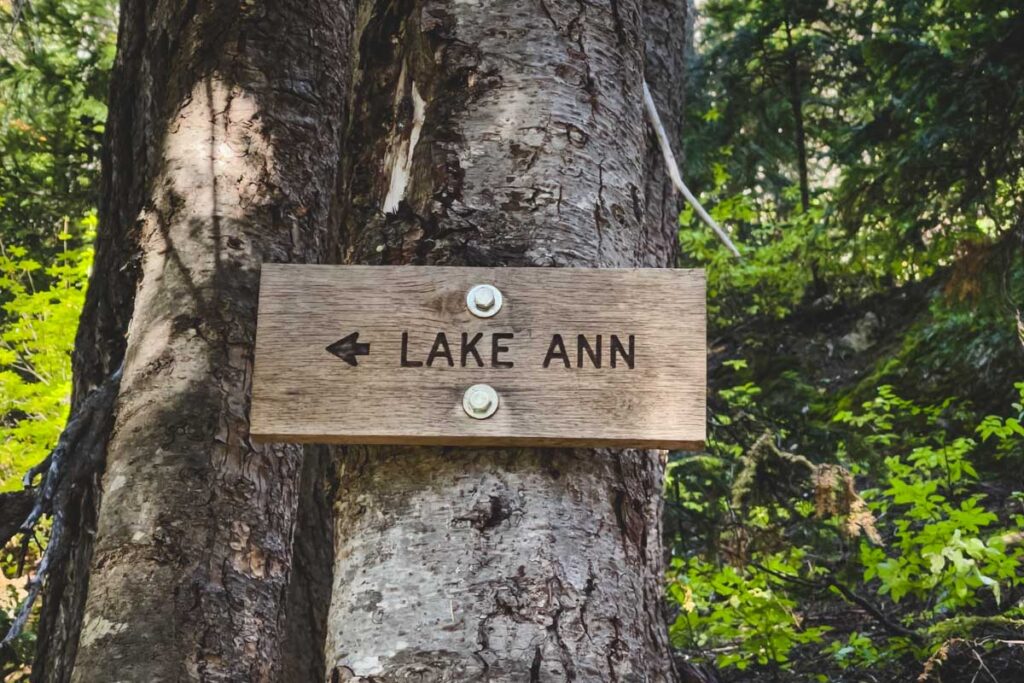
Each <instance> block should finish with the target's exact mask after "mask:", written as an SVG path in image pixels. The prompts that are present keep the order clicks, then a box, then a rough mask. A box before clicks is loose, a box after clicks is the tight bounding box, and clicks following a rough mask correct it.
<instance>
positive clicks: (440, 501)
mask: <svg viewBox="0 0 1024 683" xmlns="http://www.w3.org/2000/svg"><path fill="white" fill-rule="evenodd" d="M684 19H685V6H684V3H682V2H648V3H647V4H646V5H642V4H640V3H638V2H629V1H626V0H613V1H611V2H598V3H583V2H569V1H556V0H540V1H539V2H537V1H536V0H529V1H527V0H503V1H500V2H499V1H497V0H491V1H487V0H484V1H482V2H440V1H430V0H404V1H402V2H395V3H391V2H387V3H385V2H368V3H366V4H365V5H363V6H362V8H361V10H360V13H359V16H358V19H357V22H356V32H355V34H354V40H353V43H354V45H355V46H356V59H357V70H356V77H355V80H354V82H353V96H352V101H353V113H352V123H351V129H350V133H349V135H350V137H349V141H350V143H351V144H350V147H349V148H348V154H347V156H346V166H345V169H344V172H343V183H342V211H343V222H342V230H343V236H344V239H345V241H344V243H343V246H344V253H343V257H344V260H345V261H346V262H351V263H389V264H454V265H487V266H500V265H529V266H590V267H609V266H620V267H625V266H668V265H671V264H672V263H673V262H674V258H675V226H676V216H677V215H678V202H677V200H676V199H675V197H674V196H673V195H672V190H671V188H670V186H669V185H668V183H667V181H666V178H665V175H664V172H663V169H662V166H661V161H660V158H659V156H658V151H657V147H656V144H655V142H654V139H653V137H652V136H651V135H650V134H649V131H648V130H647V128H646V127H645V125H644V118H643V112H642V102H641V94H640V92H641V91H640V89H641V83H642V79H643V76H644V70H645V66H646V71H647V79H648V80H649V81H650V82H651V84H652V87H653V88H654V89H655V92H656V93H658V94H659V105H661V106H662V107H663V110H664V111H665V112H666V114H667V115H666V118H667V119H668V120H669V121H668V123H669V129H670V132H673V133H675V132H677V129H676V127H675V121H673V118H674V116H676V115H678V114H679V113H681V111H682V108H681V101H680V98H681V94H680V93H681V88H680V87H679V85H678V84H679V83H680V79H681V75H682V74H681V69H682V59H683V54H682V52H683V51H682V45H683V41H684V37H685V31H684ZM663 22H664V23H663ZM674 22H678V23H677V24H676V25H675V26H673V23H674ZM642 24H644V25H642ZM645 52H646V62H645ZM417 98H421V99H422V104H418V103H417ZM417 111H419V112H420V114H421V117H419V118H421V119H422V121H418V116H417ZM414 135H415V137H414ZM402 151H408V152H407V153H409V154H411V158H408V161H409V170H408V173H407V174H405V171H402V173H403V174H404V175H402V177H401V183H399V184H398V185H397V186H398V187H400V188H401V192H400V197H398V196H396V191H395V188H396V183H394V182H393V178H394V177H395V173H396V169H398V168H399V163H400V162H401V160H402V158H403V157H402V155H401V152H402ZM396 160H397V161H396ZM396 200H397V201H396ZM663 464H664V463H663V460H662V458H661V454H659V453H658V452H650V451H609V450H539V449H537V450H470V449H419V448H417V449H413V448H349V449H347V450H346V451H344V452H343V453H342V454H341V455H340V456H339V458H338V459H337V464H336V467H337V478H338V487H337V496H336V499H335V516H336V521H335V531H334V534H335V553H336V554H335V572H334V590H333V595H332V601H331V609H330V614H329V618H328V624H327V645H326V656H327V665H328V667H329V680H331V681H354V680H367V681H369V680H373V681H398V680H406V679H407V678H410V677H416V678H417V679H418V680H425V681H468V680H488V681H527V680H529V681H556V680H566V681H568V680H581V681H641V680H645V681H670V680H673V679H674V672H673V668H672V663H671V658H670V656H669V648H668V642H667V632H666V625H665V620H664V615H663V613H662V607H663V603H662V590H663V588H662V581H663V577H662V562H663V560H662V557H661V552H662V551H661V542H660V518H661V504H662V503H661V486H662V475H663Z"/></svg>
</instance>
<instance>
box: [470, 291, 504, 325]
mask: <svg viewBox="0 0 1024 683" xmlns="http://www.w3.org/2000/svg"><path fill="white" fill-rule="evenodd" d="M501 303H502V296H501V292H500V291H499V290H498V288H497V287H495V286H493V285H476V286H474V287H472V288H471V289H470V290H469V292H467V293H466V307H467V308H469V311H470V313H472V314H473V315H475V316H476V317H478V318H490V317H491V316H493V315H494V314H495V313H497V312H498V311H500V310H501Z"/></svg>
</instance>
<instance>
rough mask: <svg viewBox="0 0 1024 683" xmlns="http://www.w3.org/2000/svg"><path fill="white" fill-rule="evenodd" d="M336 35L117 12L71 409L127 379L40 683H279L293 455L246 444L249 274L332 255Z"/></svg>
mask: <svg viewBox="0 0 1024 683" xmlns="http://www.w3.org/2000/svg"><path fill="white" fill-rule="evenodd" d="M349 24H350V17H349V15H348V9H347V6H346V5H344V4H341V5H339V4H337V3H326V2H320V1H319V0H302V1H297V0H282V1H281V2H274V3H266V4H264V3H237V2H235V3H227V2H222V1H217V2H210V3H195V2H146V1H143V0H124V1H123V2H122V7H121V27H120V34H119V44H118V58H117V62H116V65H115V72H114V75H113V78H112V82H113V86H112V90H111V94H110V105H111V106H110V117H109V123H108V133H107V143H106V150H105V157H104V160H103V162H104V163H103V168H104V172H103V189H102V200H101V211H100V213H101V228H100V235H99V239H98V243H97V255H96V266H95V271H94V274H93V277H92V279H91V282H90V289H89V295H88V301H87V304H86V309H85V311H84V313H83V317H82V323H81V329H80V332H79V336H78V342H77V345H76V354H75V372H76V385H75V388H76V391H75V393H76V396H75V405H79V404H80V403H81V400H82V398H83V397H84V395H85V393H86V392H87V391H88V390H89V389H90V388H92V387H95V386H97V385H98V384H99V383H100V382H101V381H102V380H103V378H104V377H106V376H108V375H110V374H111V373H112V372H113V371H114V370H115V369H116V368H118V367H119V366H122V364H123V379H122V380H121V384H120V394H119V397H118V400H117V406H116V419H115V420H114V423H113V428H112V431H111V434H110V437H109V441H108V443H107V457H106V472H105V474H104V476H103V480H102V486H101V487H99V488H97V487H95V486H92V487H86V489H87V490H81V491H78V492H77V494H76V497H77V500H76V504H75V505H74V506H72V510H71V513H72V515H73V519H72V520H71V524H70V528H69V535H70V536H71V537H72V539H73V545H72V554H71V555H70V556H69V557H68V558H67V561H66V562H64V563H63V564H62V565H61V566H60V567H58V568H57V570H56V571H55V573H54V574H52V575H51V577H50V580H49V581H48V584H47V592H46V596H45V597H46V600H45V607H44V610H43V618H42V624H41V638H40V648H39V655H38V658H37V664H36V667H35V670H34V672H33V676H34V678H35V679H36V680H46V681H66V680H76V681H83V682H85V681H88V682H93V681H115V680H131V681H172V680H174V681H177V680H186V679H189V680H196V679H201V680H223V681H241V680H273V679H275V678H278V677H279V674H280V667H281V660H282V654H281V650H282V642H283V641H284V640H285V639H284V637H283V635H282V634H283V627H282V622H283V616H284V613H285V606H284V603H285V601H284V599H283V597H284V595H285V593H286V587H287V582H288V578H289V572H290V569H291V539H292V533H293V528H294V525H295V519H296V500H297V493H298V484H299V472H298V471H299V465H300V461H301V454H302V450H301V449H300V448H299V447H297V446H274V447H264V448H259V447H256V446H253V445H252V444H250V442H249V440H248V422H247V419H248V418H247V415H248V391H249V379H250V376H251V360H252V359H251V349H252V341H253V331H254V328H255V310H256V298H257V284H258V273H259V267H260V263H261V262H263V261H297V262H320V261H324V260H327V259H328V257H329V254H331V253H332V252H333V250H334V249H335V248H336V240H334V239H333V237H332V236H333V235H334V234H335V232H334V231H333V230H331V229H330V228H329V226H330V225H331V223H332V221H331V215H332V201H333V198H334V189H335V185H336V170H337V163H338V158H339V155H340V137H341V131H342V129H343V115H344V110H345V106H346V105H345V96H346V93H347V88H346V79H347V78H348V73H349V60H348V53H349V46H348V40H347V37H348V35H349ZM100 490H102V493H103V497H102V505H101V506H100V507H99V513H98V517H97V516H96V514H95V505H96V501H97V495H98V493H99V491H100ZM93 524H95V543H93V541H92V532H93V528H92V527H93ZM86 568H88V569H89V571H88V573H86Z"/></svg>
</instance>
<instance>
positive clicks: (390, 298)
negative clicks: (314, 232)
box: [251, 264, 706, 448]
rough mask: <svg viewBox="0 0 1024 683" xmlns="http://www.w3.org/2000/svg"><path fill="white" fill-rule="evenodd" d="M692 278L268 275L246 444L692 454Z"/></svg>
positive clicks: (700, 407) (698, 393)
mask: <svg viewBox="0 0 1024 683" xmlns="http://www.w3.org/2000/svg"><path fill="white" fill-rule="evenodd" d="M705 346H706V340H705V307H704V273H703V271H700V270H667V269H631V270H610V269H608V270H605V269H579V268H451V267H434V266H314V265H275V264H265V265H264V266H263V273H262V278H261V284H260V302H259V317H258V324H257V333H256V359H255V376H254V379H253V405H252V416H251V417H252V420H251V434H252V436H253V438H255V439H257V440H261V441H294V442H322V443H352V444H409V445H430V444H433V445H473V446H482V445H504V446H622V447H626V446H635V447H645V448H697V447H700V446H701V445H702V443H703V441H704V425H705V419H706V418H705V381H706V378H705V373H706V350H705Z"/></svg>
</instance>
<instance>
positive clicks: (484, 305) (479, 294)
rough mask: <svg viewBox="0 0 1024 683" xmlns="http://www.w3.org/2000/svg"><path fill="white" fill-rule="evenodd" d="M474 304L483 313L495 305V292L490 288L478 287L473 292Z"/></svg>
mask: <svg viewBox="0 0 1024 683" xmlns="http://www.w3.org/2000/svg"><path fill="white" fill-rule="evenodd" d="M473 303H475V304H476V306H477V308H479V309H480V310H482V311H486V310H488V309H490V307H491V306H493V305H494V290H492V289H491V288H490V287H477V288H476V291H474V292H473Z"/></svg>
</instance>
